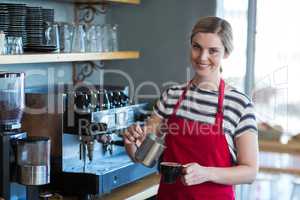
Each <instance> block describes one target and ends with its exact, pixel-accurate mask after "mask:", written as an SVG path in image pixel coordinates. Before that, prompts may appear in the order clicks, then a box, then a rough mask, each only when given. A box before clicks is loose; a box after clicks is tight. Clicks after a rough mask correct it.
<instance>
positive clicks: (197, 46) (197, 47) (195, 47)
mask: <svg viewBox="0 0 300 200" xmlns="http://www.w3.org/2000/svg"><path fill="white" fill-rule="evenodd" d="M192 47H193V49H200V46H199V45H197V44H192Z"/></svg>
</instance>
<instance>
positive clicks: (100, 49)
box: [96, 25, 103, 52]
mask: <svg viewBox="0 0 300 200" xmlns="http://www.w3.org/2000/svg"><path fill="white" fill-rule="evenodd" d="M96 47H97V52H103V33H102V26H101V25H97V26H96Z"/></svg>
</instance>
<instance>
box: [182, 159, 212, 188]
mask: <svg viewBox="0 0 300 200" xmlns="http://www.w3.org/2000/svg"><path fill="white" fill-rule="evenodd" d="M182 173H183V176H182V182H183V184H184V185H196V184H201V183H204V182H207V181H209V180H210V171H209V169H208V168H207V167H203V166H201V165H199V164H198V163H188V164H185V165H183V169H182Z"/></svg>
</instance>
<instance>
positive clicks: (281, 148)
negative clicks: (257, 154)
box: [259, 140, 300, 154]
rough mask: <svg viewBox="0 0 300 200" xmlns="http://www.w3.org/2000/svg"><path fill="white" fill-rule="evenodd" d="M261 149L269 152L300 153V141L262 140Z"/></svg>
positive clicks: (260, 142)
mask: <svg viewBox="0 0 300 200" xmlns="http://www.w3.org/2000/svg"><path fill="white" fill-rule="evenodd" d="M259 150H260V151H267V152H278V153H291V154H300V142H299V143H288V144H282V143H280V142H279V141H275V140H274V141H272V140H260V141H259Z"/></svg>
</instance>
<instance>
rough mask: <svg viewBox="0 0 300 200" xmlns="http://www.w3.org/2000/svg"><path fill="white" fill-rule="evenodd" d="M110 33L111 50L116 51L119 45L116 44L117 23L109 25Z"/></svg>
mask: <svg viewBox="0 0 300 200" xmlns="http://www.w3.org/2000/svg"><path fill="white" fill-rule="evenodd" d="M110 34H111V46H112V51H118V50H119V45H118V25H117V24H115V25H114V26H113V27H111V30H110Z"/></svg>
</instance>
